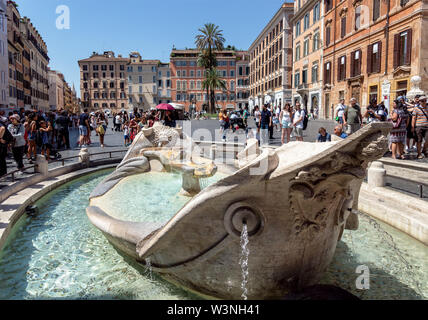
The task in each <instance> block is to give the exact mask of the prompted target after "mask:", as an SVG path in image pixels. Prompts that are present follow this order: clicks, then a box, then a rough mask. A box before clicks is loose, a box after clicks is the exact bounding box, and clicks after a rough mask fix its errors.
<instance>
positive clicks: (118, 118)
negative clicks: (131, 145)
mask: <svg viewBox="0 0 428 320" xmlns="http://www.w3.org/2000/svg"><path fill="white" fill-rule="evenodd" d="M115 126H116V127H115V131H116V132H118V131H119V132H121V131H122V116H121V114H120V113H118V114H117V115H116V121H115Z"/></svg>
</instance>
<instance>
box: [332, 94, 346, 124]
mask: <svg viewBox="0 0 428 320" xmlns="http://www.w3.org/2000/svg"><path fill="white" fill-rule="evenodd" d="M345 110H346V106H345V99H340V102H339V104H338V105H337V107H336V110H335V113H334V118H335V119H336V122H337V123H338V124H341V125H343V124H344V123H345V117H344V113H345Z"/></svg>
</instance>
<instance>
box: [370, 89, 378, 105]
mask: <svg viewBox="0 0 428 320" xmlns="http://www.w3.org/2000/svg"><path fill="white" fill-rule="evenodd" d="M373 100H376V101H378V86H371V87H370V89H369V102H370V101H373Z"/></svg>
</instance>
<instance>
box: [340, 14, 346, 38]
mask: <svg viewBox="0 0 428 320" xmlns="http://www.w3.org/2000/svg"><path fill="white" fill-rule="evenodd" d="M340 36H341V37H342V38H344V37H345V36H346V16H345V17H342V19H341V25H340Z"/></svg>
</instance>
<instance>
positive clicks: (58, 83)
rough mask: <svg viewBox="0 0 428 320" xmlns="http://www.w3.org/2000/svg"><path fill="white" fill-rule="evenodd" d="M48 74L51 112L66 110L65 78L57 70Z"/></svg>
mask: <svg viewBox="0 0 428 320" xmlns="http://www.w3.org/2000/svg"><path fill="white" fill-rule="evenodd" d="M48 74H49V107H50V110H61V109H64V82H65V81H64V76H63V74H62V73H60V72H58V71H55V70H49V73H48Z"/></svg>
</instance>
